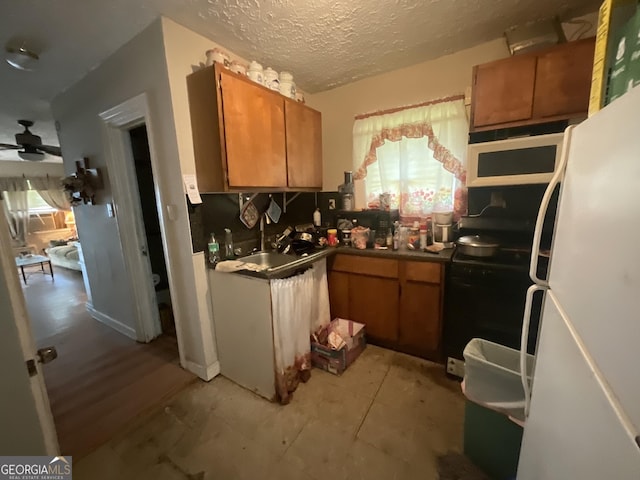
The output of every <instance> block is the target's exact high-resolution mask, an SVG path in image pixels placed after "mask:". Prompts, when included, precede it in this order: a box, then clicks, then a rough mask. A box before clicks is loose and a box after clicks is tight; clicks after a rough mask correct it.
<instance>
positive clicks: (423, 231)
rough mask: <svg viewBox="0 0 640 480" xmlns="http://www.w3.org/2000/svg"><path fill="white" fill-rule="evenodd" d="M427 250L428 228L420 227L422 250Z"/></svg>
mask: <svg viewBox="0 0 640 480" xmlns="http://www.w3.org/2000/svg"><path fill="white" fill-rule="evenodd" d="M425 248H427V226H426V225H421V226H420V250H424V249H425Z"/></svg>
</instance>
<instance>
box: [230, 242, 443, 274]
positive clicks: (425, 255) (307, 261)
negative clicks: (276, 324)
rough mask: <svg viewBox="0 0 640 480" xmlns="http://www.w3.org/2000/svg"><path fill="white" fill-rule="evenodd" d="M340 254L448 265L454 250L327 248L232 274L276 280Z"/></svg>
mask: <svg viewBox="0 0 640 480" xmlns="http://www.w3.org/2000/svg"><path fill="white" fill-rule="evenodd" d="M338 254H339V255H356V256H361V257H372V258H391V259H396V260H410V261H418V262H437V263H447V262H449V261H450V260H451V256H452V255H453V249H452V248H448V249H445V250H442V251H441V252H439V253H429V252H416V251H411V250H404V251H400V250H396V251H394V250H376V249H365V250H360V249H357V248H349V247H327V248H325V249H323V250H319V251H317V252H315V253H313V254H311V255H307V256H301V257H298V258H296V259H295V260H292V262H291V263H290V264H286V265H283V266H280V267H276V268H272V269H268V270H263V271H260V272H254V271H250V270H237V271H235V272H230V273H234V274H240V275H246V276H250V277H254V278H262V279H266V280H274V279H278V278H285V277H290V276H292V275H295V274H296V273H299V272H302V271H304V270H306V269H307V268H309V267H310V266H311V265H312V264H313V263H315V262H317V261H318V260H321V259H323V258H328V257H331V256H334V255H338ZM294 258H295V257H294Z"/></svg>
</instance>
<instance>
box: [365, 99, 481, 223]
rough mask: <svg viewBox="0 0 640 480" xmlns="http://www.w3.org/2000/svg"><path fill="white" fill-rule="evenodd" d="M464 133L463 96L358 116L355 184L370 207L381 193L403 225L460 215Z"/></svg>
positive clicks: (463, 197) (462, 207) (462, 208)
mask: <svg viewBox="0 0 640 480" xmlns="http://www.w3.org/2000/svg"><path fill="white" fill-rule="evenodd" d="M468 133H469V124H468V120H467V116H466V109H465V106H464V96H463V95H457V96H453V97H447V98H444V99H439V100H434V101H430V102H425V103H423V104H420V105H415V106H411V107H404V108H399V109H394V110H388V111H386V112H378V113H374V114H369V115H361V116H357V117H356V120H355V123H354V126H353V169H354V172H355V173H354V178H355V179H362V180H364V184H365V188H366V194H367V202H368V204H369V206H375V204H376V202H377V197H378V195H379V194H380V193H385V192H386V193H389V194H390V195H391V204H392V207H393V208H398V209H399V210H400V215H401V217H402V218H403V220H415V219H418V218H424V217H425V216H428V215H429V214H430V212H432V211H433V210H438V209H453V210H454V212H455V216H456V217H459V216H460V215H462V214H464V213H465V212H466V189H465V187H464V186H465V183H466V173H467V172H466V151H467V142H468Z"/></svg>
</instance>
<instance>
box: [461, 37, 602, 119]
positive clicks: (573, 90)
mask: <svg viewBox="0 0 640 480" xmlns="http://www.w3.org/2000/svg"><path fill="white" fill-rule="evenodd" d="M594 46H595V40H594V38H587V39H584V40H578V41H575V42H569V43H563V44H560V45H556V46H554V47H551V48H547V49H543V50H539V51H536V52H531V53H526V54H522V55H515V56H513V57H510V58H505V59H502V60H496V61H494V62H490V63H485V64H482V65H476V66H475V67H474V68H473V93H472V100H471V128H470V130H471V131H482V130H493V129H496V128H504V127H510V126H520V125H531V124H536V123H545V122H551V121H556V120H564V119H571V118H579V117H582V116H584V117H586V115H587V110H588V107H589V89H590V87H591V70H592V65H593V52H594Z"/></svg>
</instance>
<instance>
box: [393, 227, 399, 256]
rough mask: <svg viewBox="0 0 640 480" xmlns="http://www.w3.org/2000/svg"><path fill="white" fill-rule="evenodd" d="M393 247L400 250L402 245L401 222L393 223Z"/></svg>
mask: <svg viewBox="0 0 640 480" xmlns="http://www.w3.org/2000/svg"><path fill="white" fill-rule="evenodd" d="M393 231H394V233H393V249H394V250H398V248H399V246H400V223H399V222H394V224H393Z"/></svg>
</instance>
